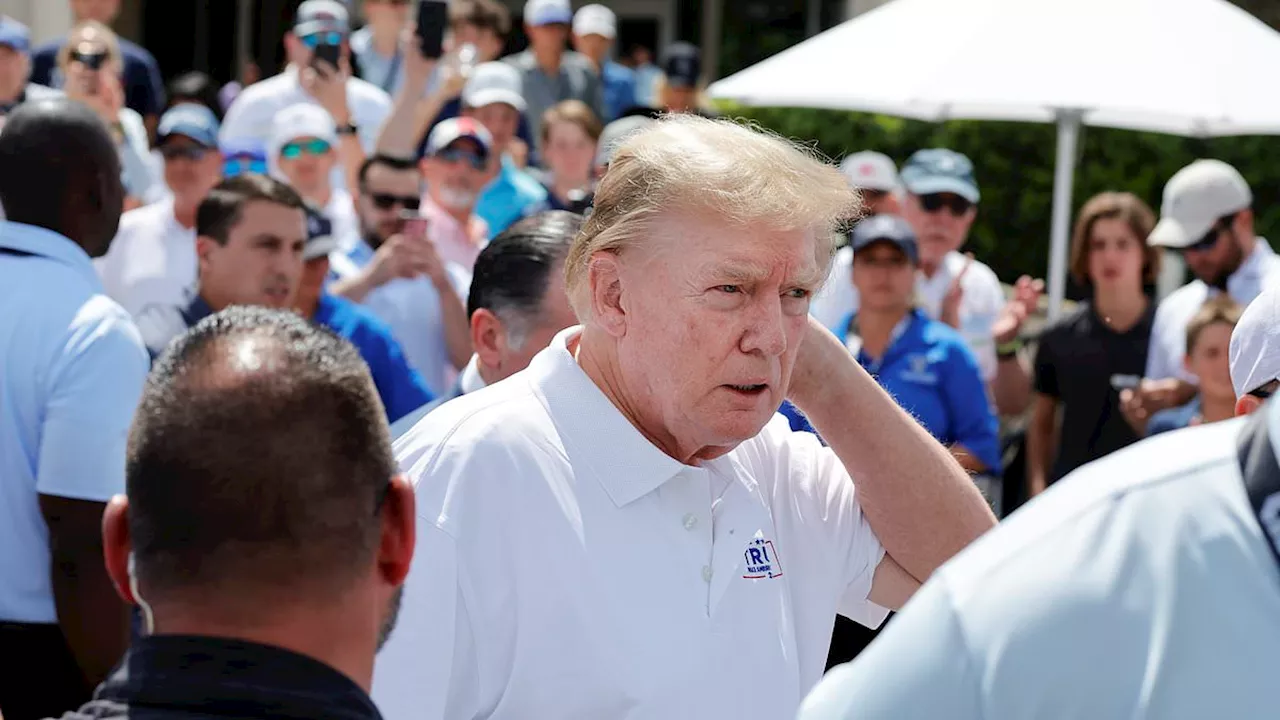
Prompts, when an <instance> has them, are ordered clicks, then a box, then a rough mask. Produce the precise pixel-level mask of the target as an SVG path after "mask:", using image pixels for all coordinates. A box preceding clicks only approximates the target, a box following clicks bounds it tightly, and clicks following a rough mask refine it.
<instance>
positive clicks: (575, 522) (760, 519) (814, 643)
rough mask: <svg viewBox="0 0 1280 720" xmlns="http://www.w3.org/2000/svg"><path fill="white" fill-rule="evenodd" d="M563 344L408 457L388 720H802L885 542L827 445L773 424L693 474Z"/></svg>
mask: <svg viewBox="0 0 1280 720" xmlns="http://www.w3.org/2000/svg"><path fill="white" fill-rule="evenodd" d="M580 332H581V328H570V329H568V330H565V331H563V332H561V333H560V334H559V335H558V336H557V337H556V338H555V340H553V341H552V343H551V345H550V346H549V347H548V348H547V349H545V350H543V351H542V352H541V353H539V354H538V355H537V356H536V357H534V359H533V362H532V363H531V364H530V366H529V368H528V369H527V370H525V371H523V372H520V373H517V374H516V375H513V376H512V377H510V378H508V379H507V380H504V381H502V382H500V383H495V384H494V385H490V386H489V387H486V388H483V389H481V390H478V391H476V392H474V393H469V394H467V395H464V396H462V397H460V398H457V399H455V400H452V401H450V402H448V403H445V404H443V405H441V406H440V407H439V408H438V409H436V410H435V411H434V412H432V413H430V414H428V415H427V416H426V417H425V418H424V419H423V420H422V421H421V422H419V423H418V424H417V425H416V426H414V427H413V428H412V429H411V430H410V431H409V432H408V433H407V434H406V435H404V436H403V437H402V438H400V439H399V440H398V441H397V442H396V444H395V449H396V457H397V459H398V460H399V462H400V465H401V468H402V469H403V470H404V471H405V472H406V473H407V475H408V477H409V479H410V480H411V481H412V482H414V484H415V487H416V488H417V510H418V518H419V525H418V543H417V548H416V550H415V553H414V561H413V567H412V569H411V571H410V574H409V579H408V582H407V584H406V587H405V591H404V605H403V607H402V608H401V611H400V619H399V624H398V626H397V627H396V630H395V632H394V633H392V635H391V638H390V641H389V642H388V643H387V645H386V647H385V648H384V649H383V650H382V652H381V653H380V654H379V656H378V659H377V663H376V666H375V669H374V681H373V696H374V700H375V701H376V702H377V704H378V706H379V709H380V710H381V711H382V713H383V715H384V717H386V718H388V720H408V719H410V718H412V719H414V720H423V719H431V720H437V719H443V718H448V719H449V720H466V719H469V718H481V717H483V718H493V719H495V720H500V719H502V718H623V717H626V718H633V719H636V720H639V719H642V718H654V719H655V720H656V719H659V718H660V719H662V720H668V719H670V718H734V719H735V720H752V719H753V718H760V719H761V720H765V719H768V720H776V719H777V718H786V717H791V716H792V715H793V714H794V712H795V710H796V708H797V707H798V706H799V703H800V699H801V698H802V697H803V696H804V694H805V692H807V691H808V689H809V688H810V687H811V686H812V685H813V684H814V683H815V682H816V681H817V680H818V678H819V676H820V675H821V674H822V670H823V667H824V666H825V663H826V658H827V649H828V646H829V644H830V641H831V630H832V626H833V623H834V619H835V615H836V613H837V612H839V613H842V614H846V615H849V616H850V617H853V618H855V619H857V620H859V621H860V622H863V623H865V624H868V625H871V626H875V625H878V624H879V623H880V622H881V621H882V620H883V618H884V616H885V615H886V611H885V610H884V609H883V608H880V607H878V606H876V605H874V604H873V603H871V602H870V601H869V600H868V599H867V595H868V593H869V592H870V589H871V580H872V576H873V573H874V572H875V569H876V567H877V566H878V565H879V563H880V561H881V560H882V559H883V557H884V550H883V549H882V548H881V546H880V543H879V541H878V540H877V538H876V536H875V534H874V533H873V532H872V530H871V527H870V525H869V524H868V523H867V521H866V518H865V517H864V516H863V514H862V511H861V508H860V507H859V505H858V501H857V498H856V495H855V491H854V483H853V481H852V480H851V479H850V477H849V475H848V473H847V472H846V471H845V470H844V467H843V466H842V465H841V464H840V462H839V460H838V459H837V458H836V456H835V454H834V453H833V452H832V451H831V450H830V449H828V448H825V447H823V446H822V445H821V444H820V443H819V442H818V440H817V439H816V438H815V437H814V436H813V435H811V434H808V433H792V432H791V431H790V428H789V427H788V426H787V424H786V420H785V418H781V417H779V418H776V419H775V421H774V422H772V423H770V424H769V425H768V426H767V427H766V428H765V429H764V430H763V431H762V432H761V433H760V434H759V435H757V436H756V437H755V438H752V439H751V440H748V441H746V442H744V443H742V444H741V445H739V446H738V447H737V448H736V449H734V450H733V451H732V452H730V453H729V454H727V455H725V456H723V457H721V458H718V459H716V460H713V461H710V462H707V463H705V464H703V465H701V466H698V467H691V466H687V465H683V464H681V463H679V462H677V461H676V460H674V459H672V458H671V457H669V456H667V455H666V454H664V453H663V452H662V451H660V450H659V449H658V448H656V447H655V446H654V445H652V444H651V443H650V442H649V441H648V440H646V439H645V438H644V436H643V435H641V434H640V432H639V431H638V430H636V428H635V427H634V426H632V425H631V424H630V423H629V422H628V421H627V420H626V418H625V417H624V416H623V415H622V414H621V413H620V412H619V411H618V410H617V408H616V407H615V406H614V405H613V404H612V403H611V402H610V401H609V400H608V398H607V397H605V395H604V394H603V393H602V392H601V391H600V390H599V388H597V386H596V385H595V384H594V383H593V382H592V381H591V379H590V378H588V377H587V375H586V373H584V372H583V371H582V369H581V368H580V367H579V366H578V364H577V362H576V361H575V360H574V358H573V356H572V355H571V354H570V352H569V349H568V347H567V343H568V342H569V341H571V340H574V339H576V337H577V335H578V334H579V333H580Z"/></svg>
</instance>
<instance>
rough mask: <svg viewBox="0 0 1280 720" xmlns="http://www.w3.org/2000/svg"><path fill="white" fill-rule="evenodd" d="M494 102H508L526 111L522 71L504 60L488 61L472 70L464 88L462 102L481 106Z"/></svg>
mask: <svg viewBox="0 0 1280 720" xmlns="http://www.w3.org/2000/svg"><path fill="white" fill-rule="evenodd" d="M494 103H506V104H507V105H510V106H511V107H513V108H515V109H516V110H519V111H520V112H524V109H525V102H524V83H523V82H522V81H521V80H520V71H519V70H517V69H515V67H513V66H511V65H508V64H507V63H504V62H487V63H482V64H480V65H477V66H476V68H475V69H474V70H472V71H471V78H470V79H469V80H467V84H466V86H465V87H463V88H462V104H463V105H465V106H467V107H473V108H479V107H484V106H486V105H492V104H494Z"/></svg>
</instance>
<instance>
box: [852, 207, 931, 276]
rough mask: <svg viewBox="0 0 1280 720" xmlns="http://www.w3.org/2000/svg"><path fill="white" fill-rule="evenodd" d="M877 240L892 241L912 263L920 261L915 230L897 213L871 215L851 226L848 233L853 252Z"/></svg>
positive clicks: (877, 241)
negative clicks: (851, 228)
mask: <svg viewBox="0 0 1280 720" xmlns="http://www.w3.org/2000/svg"><path fill="white" fill-rule="evenodd" d="M879 242H888V243H893V244H894V245H895V246H897V248H898V249H899V250H901V251H902V253H903V254H904V255H906V256H907V259H908V260H910V261H911V264H912V265H915V264H917V263H918V262H920V252H919V250H917V248H916V231H915V230H912V229H911V225H910V224H908V223H907V221H906V220H903V219H902V218H900V217H898V216H897V215H872V216H871V217H869V218H867V219H866V220H863V221H862V222H860V223H858V224H857V225H854V226H853V230H852V232H850V233H849V247H851V248H853V254H854V255H857V254H858V251H859V250H862V249H863V248H866V247H867V246H869V245H874V244H876V243H879Z"/></svg>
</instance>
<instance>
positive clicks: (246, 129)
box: [219, 0, 391, 187]
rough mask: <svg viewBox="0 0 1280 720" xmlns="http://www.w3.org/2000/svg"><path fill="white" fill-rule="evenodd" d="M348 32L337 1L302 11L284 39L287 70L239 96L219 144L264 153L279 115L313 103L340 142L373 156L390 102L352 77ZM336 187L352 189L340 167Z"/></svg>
mask: <svg viewBox="0 0 1280 720" xmlns="http://www.w3.org/2000/svg"><path fill="white" fill-rule="evenodd" d="M350 30H351V24H350V17H349V15H348V13H347V9H346V7H345V6H344V5H343V4H342V3H340V2H337V1H336V0H306V2H304V3H302V4H301V5H300V6H298V12H297V15H296V16H295V19H294V25H293V29H292V30H291V31H290V32H289V33H287V34H286V35H285V38H284V44H285V52H286V53H287V55H288V58H289V65H288V67H286V68H285V70H284V72H282V73H280V74H279V75H276V76H275V77H271V78H268V79H266V80H263V81H262V82H260V83H257V84H254V85H251V86H249V87H247V88H245V89H244V91H243V92H241V93H240V95H239V96H238V97H237V98H236V100H235V102H234V103H232V104H231V107H230V108H228V109H227V115H226V117H225V118H224V119H223V123H222V132H221V133H220V135H219V140H220V142H221V143H222V144H229V143H254V144H256V145H257V146H259V147H263V148H265V147H266V146H267V145H268V141H269V140H270V138H271V134H272V121H273V120H274V118H275V116H276V113H277V112H279V111H280V110H283V109H284V108H287V107H289V106H291V105H295V104H298V103H311V104H314V105H319V106H320V107H323V108H324V109H325V110H326V111H328V112H329V114H330V115H331V116H333V121H334V124H335V125H336V126H337V129H338V135H339V136H340V137H342V138H347V137H351V138H355V139H358V140H359V141H360V142H359V144H360V146H361V147H362V148H363V150H364V152H372V151H373V147H374V143H375V141H376V140H377V137H378V129H379V128H380V127H381V126H382V124H383V122H384V121H385V120H386V118H387V115H388V114H389V113H390V112H391V98H390V97H389V96H388V95H387V94H386V93H385V92H383V91H382V90H381V89H379V88H378V87H377V86H375V85H373V84H371V83H368V82H365V81H364V80H361V79H359V78H354V77H351V52H350V48H349V44H348V36H349V35H350ZM357 164H358V163H357ZM333 184H334V187H346V186H347V185H348V184H349V183H348V181H347V178H346V177H345V176H344V175H343V173H342V171H341V170H340V169H338V168H334V170H333Z"/></svg>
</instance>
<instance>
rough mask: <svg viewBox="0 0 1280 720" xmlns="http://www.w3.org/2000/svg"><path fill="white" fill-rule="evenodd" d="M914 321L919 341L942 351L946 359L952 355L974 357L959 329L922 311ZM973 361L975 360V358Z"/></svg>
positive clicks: (952, 356)
mask: <svg viewBox="0 0 1280 720" xmlns="http://www.w3.org/2000/svg"><path fill="white" fill-rule="evenodd" d="M916 323H917V325H916V328H917V332H918V333H919V337H920V339H921V341H923V342H924V343H925V344H927V345H929V346H931V347H934V348H938V349H939V350H941V351H943V353H945V357H946V358H947V359H951V358H954V357H961V358H974V354H973V350H971V349H970V348H969V343H968V342H967V341H966V340H965V339H964V336H963V335H961V334H960V331H959V330H956V329H955V328H953V327H951V326H950V325H948V324H946V323H944V322H942V321H941V320H934V319H933V318H930V317H929V316H927V315H925V314H924V313H923V312H920V313H919V316H918V317H917V319H916ZM974 362H977V361H976V359H975V360H974Z"/></svg>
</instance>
